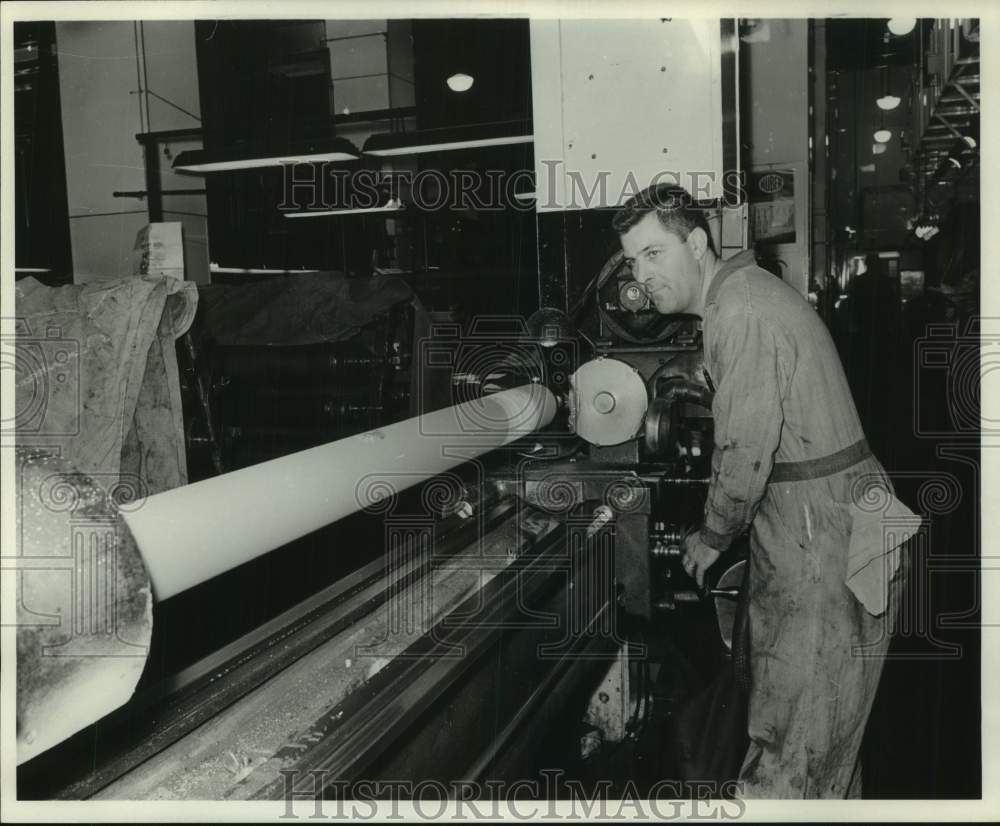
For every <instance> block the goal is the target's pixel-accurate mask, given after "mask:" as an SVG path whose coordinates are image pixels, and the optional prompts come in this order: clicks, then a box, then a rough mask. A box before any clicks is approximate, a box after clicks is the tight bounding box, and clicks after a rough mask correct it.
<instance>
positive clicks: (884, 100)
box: [875, 95, 902, 112]
mask: <svg viewBox="0 0 1000 826" xmlns="http://www.w3.org/2000/svg"><path fill="white" fill-rule="evenodd" d="M901 102H902V99H901V98H898V97H896V96H895V95H883V96H882V97H880V98H879V99H878V100H876V101H875V105H876V106H878V108H879V109H884V110H886V111H887V112H888V111H889V110H890V109H895V108H896V107H897V106H899V104H900V103H901Z"/></svg>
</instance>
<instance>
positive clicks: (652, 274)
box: [621, 212, 702, 315]
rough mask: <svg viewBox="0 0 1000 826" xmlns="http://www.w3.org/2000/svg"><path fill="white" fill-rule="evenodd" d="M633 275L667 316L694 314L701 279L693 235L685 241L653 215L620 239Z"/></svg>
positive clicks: (650, 214)
mask: <svg viewBox="0 0 1000 826" xmlns="http://www.w3.org/2000/svg"><path fill="white" fill-rule="evenodd" d="M621 244H622V251H623V252H624V253H625V259H626V260H627V261H628V262H629V263H630V264H631V265H632V275H633V277H634V278H635V280H636V281H638V282H639V283H640V284H642V285H643V287H645V288H646V292H647V293H649V298H650V301H652V302H653V304H654V305H655V306H656V309H657V310H658V311H659V312H661V313H663V314H664V315H672V314H674V313H692V312H694V311H695V309H696V308H697V306H698V300H699V298H700V296H701V287H702V276H701V270H700V268H699V267H698V260H697V259H696V258H695V256H694V253H693V252H692V244H691V236H689V240H688V241H682V240H681V239H680V238H679V237H678V236H677V235H675V234H674V233H672V232H670V231H669V230H667V229H665V228H664V226H663V224H661V223H660V219H659V218H658V217H657V216H656V213H654V212H651V213H649V214H648V215H646V216H645V217H643V219H642V220H641V221H639V223H638V224H636V225H635V226H634V227H632V229H630V230H629V231H628V232H626V233H624V234H623V235H622V236H621Z"/></svg>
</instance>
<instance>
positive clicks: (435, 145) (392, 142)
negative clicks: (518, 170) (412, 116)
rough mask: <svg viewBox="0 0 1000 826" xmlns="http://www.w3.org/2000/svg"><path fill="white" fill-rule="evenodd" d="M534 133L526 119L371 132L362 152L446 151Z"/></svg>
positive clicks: (526, 137)
mask: <svg viewBox="0 0 1000 826" xmlns="http://www.w3.org/2000/svg"><path fill="white" fill-rule="evenodd" d="M533 140H534V135H533V134H532V133H531V124H530V123H529V122H526V121H520V120H519V121H503V122H501V123H479V124H472V125H469V126H456V127H449V128H446V129H420V130H417V131H415V132H388V133H382V134H378V135H372V136H371V137H370V138H368V140H366V141H365V148H364V150H363V151H364V154H365V155H373V156H376V157H389V156H393V155H419V154H423V153H426V152H449V151H453V150H456V149H477V148H480V147H485V146H509V145H513V144H519V143H531V142H532V141H533Z"/></svg>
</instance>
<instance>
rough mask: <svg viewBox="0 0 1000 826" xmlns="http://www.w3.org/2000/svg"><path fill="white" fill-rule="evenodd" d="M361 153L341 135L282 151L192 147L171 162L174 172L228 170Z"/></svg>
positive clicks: (351, 158)
mask: <svg viewBox="0 0 1000 826" xmlns="http://www.w3.org/2000/svg"><path fill="white" fill-rule="evenodd" d="M360 157H361V155H360V153H359V152H358V149H357V147H356V146H355V145H354V144H353V143H351V142H350V141H348V140H345V139H344V138H333V139H332V140H325V141H315V142H313V143H311V144H309V145H306V146H301V147H296V148H295V149H291V150H290V151H289V152H287V153H284V154H275V153H273V152H266V151H260V150H257V151H254V150H252V149H245V148H244V149H233V150H223V151H210V150H207V149H192V150H189V151H187V152H181V153H180V154H179V155H178V156H177V157H176V158H175V159H174V163H173V170H174V171H175V172H195V173H202V172H230V171H233V170H237V169H263V168H266V167H270V166H285V165H287V164H297V163H323V162H324V161H356V160H358V159H359V158H360Z"/></svg>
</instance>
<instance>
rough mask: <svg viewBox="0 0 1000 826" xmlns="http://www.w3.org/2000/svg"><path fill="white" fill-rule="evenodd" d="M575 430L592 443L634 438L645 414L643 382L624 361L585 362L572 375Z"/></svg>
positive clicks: (602, 360)
mask: <svg viewBox="0 0 1000 826" xmlns="http://www.w3.org/2000/svg"><path fill="white" fill-rule="evenodd" d="M572 383H573V394H574V399H575V401H574V409H573V417H574V421H575V426H576V432H577V434H578V435H579V436H581V437H582V438H584V439H586V440H587V441H588V442H590V443H591V444H593V445H618V444H621V443H622V442H626V441H628V440H629V439H631V438H633V437H634V436H635V434H636V431H637V430H638V429H639V426H640V425H641V424H642V417H643V416H644V415H645V413H646V405H647V403H648V402H647V398H646V385H645V383H644V382H643V380H642V378H641V377H640V376H639V374H638V373H637V372H636V371H635V369H634V368H632V367H630V366H629V365H627V364H625V362H623V361H618V360H617V359H611V358H600V359H594V360H593V361H588V362H587V363H586V364H583V365H581V366H580V368H579V369H578V370H577V371H576V372H575V373H574V374H573V378H572Z"/></svg>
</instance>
